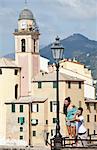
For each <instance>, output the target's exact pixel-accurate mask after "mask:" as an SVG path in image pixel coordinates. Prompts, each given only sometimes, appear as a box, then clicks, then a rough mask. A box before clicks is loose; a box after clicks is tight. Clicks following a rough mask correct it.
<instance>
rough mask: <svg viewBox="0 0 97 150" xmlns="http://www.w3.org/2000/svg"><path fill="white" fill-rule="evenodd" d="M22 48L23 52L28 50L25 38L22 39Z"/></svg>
mask: <svg viewBox="0 0 97 150" xmlns="http://www.w3.org/2000/svg"><path fill="white" fill-rule="evenodd" d="M21 50H22V52H25V51H26V41H25V39H22V40H21Z"/></svg>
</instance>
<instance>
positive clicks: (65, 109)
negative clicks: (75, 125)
mask: <svg viewBox="0 0 97 150" xmlns="http://www.w3.org/2000/svg"><path fill="white" fill-rule="evenodd" d="M63 113H64V114H65V115H66V116H67V106H66V105H65V104H64V106H63Z"/></svg>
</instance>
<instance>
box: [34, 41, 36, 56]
mask: <svg viewBox="0 0 97 150" xmlns="http://www.w3.org/2000/svg"><path fill="white" fill-rule="evenodd" d="M35 49H36V40H35V39H34V53H35Z"/></svg>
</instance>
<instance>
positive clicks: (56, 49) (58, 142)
mask: <svg viewBox="0 0 97 150" xmlns="http://www.w3.org/2000/svg"><path fill="white" fill-rule="evenodd" d="M51 50H52V55H53V58H54V60H55V66H56V83H57V88H56V101H57V114H56V117H57V122H56V134H55V136H54V148H55V150H60V148H61V147H62V135H61V133H60V120H59V60H62V59H63V52H64V47H63V46H62V45H61V43H60V38H59V37H58V36H57V37H56V39H55V42H54V43H53V45H52V47H51Z"/></svg>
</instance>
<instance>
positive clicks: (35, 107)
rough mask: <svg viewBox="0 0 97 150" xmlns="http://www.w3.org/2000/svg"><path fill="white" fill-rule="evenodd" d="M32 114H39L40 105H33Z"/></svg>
mask: <svg viewBox="0 0 97 150" xmlns="http://www.w3.org/2000/svg"><path fill="white" fill-rule="evenodd" d="M31 112H39V105H38V104H32V105H31Z"/></svg>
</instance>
